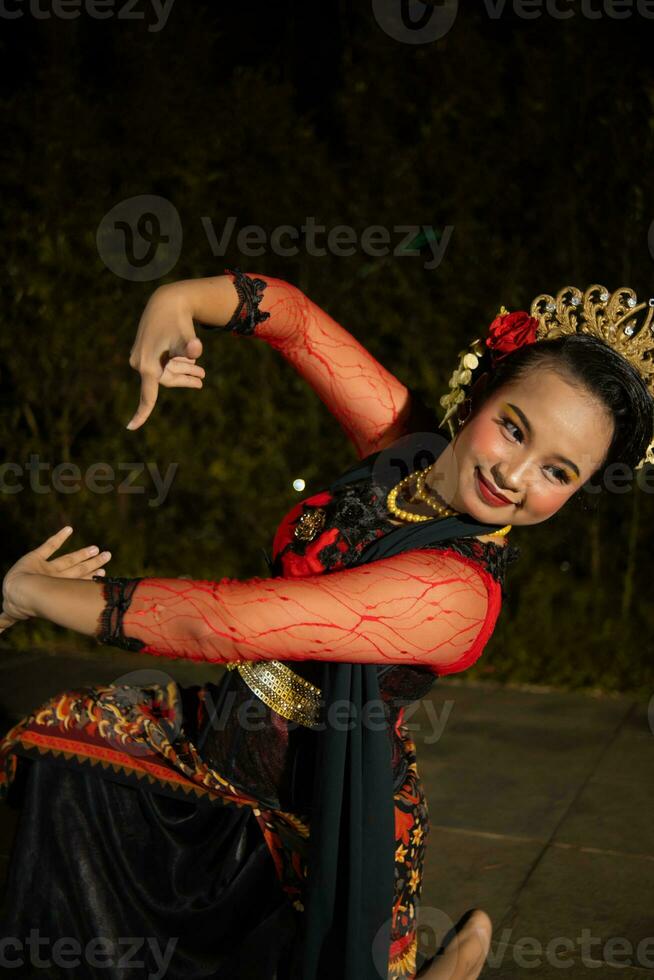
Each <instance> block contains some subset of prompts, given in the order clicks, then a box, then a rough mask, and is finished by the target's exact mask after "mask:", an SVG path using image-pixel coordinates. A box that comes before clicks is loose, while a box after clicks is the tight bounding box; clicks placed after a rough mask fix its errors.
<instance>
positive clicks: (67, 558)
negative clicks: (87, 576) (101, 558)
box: [48, 545, 100, 573]
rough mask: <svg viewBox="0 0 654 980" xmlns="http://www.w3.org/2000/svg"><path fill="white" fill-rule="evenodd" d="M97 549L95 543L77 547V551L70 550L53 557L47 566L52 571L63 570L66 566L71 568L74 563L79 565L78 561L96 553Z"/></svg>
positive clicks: (58, 571)
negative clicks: (65, 553) (86, 546)
mask: <svg viewBox="0 0 654 980" xmlns="http://www.w3.org/2000/svg"><path fill="white" fill-rule="evenodd" d="M99 551H100V549H99V548H98V547H97V545H91V546H90V547H88V548H79V549H78V550H77V551H71V552H70V553H69V554H68V555H61V557H60V558H53V559H52V560H51V561H49V562H48V567H49V568H50V569H51V570H52V572H53V573H55V572H57V573H60V572H65V571H66V569H67V568H73V566H74V565H79V563H80V562H82V561H86V560H87V559H88V558H92V557H93V556H94V555H97V554H98V553H99Z"/></svg>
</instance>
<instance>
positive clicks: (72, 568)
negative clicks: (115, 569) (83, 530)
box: [0, 527, 111, 632]
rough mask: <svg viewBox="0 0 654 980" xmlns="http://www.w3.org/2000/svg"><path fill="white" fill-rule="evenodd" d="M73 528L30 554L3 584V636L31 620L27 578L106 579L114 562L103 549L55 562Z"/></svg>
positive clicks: (83, 550) (0, 617) (0, 625)
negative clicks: (25, 597) (24, 590)
mask: <svg viewBox="0 0 654 980" xmlns="http://www.w3.org/2000/svg"><path fill="white" fill-rule="evenodd" d="M72 532H73V529H72V527H62V529H61V530H60V531H57V533H56V534H53V535H52V537H50V538H48V539H47V540H46V541H44V542H43V544H41V545H39V547H38V548H35V549H34V551H29V552H28V553H27V554H26V555H23V557H22V558H19V559H18V561H17V562H16V563H15V564H14V565H12V567H11V568H10V569H9V571H8V572H7V574H6V575H5V577H4V581H3V583H2V599H3V606H2V612H1V613H0V632H1V631H3V630H5V629H8V628H9V627H10V626H13V625H14V623H16V622H18V621H19V620H23V619H29V618H30V615H31V614H30V612H29V611H28V610H26V609H25V608H23V606H22V604H21V599H20V592H21V590H20V585H21V582H24V578H23V576H25V575H49V576H51V577H53V578H75V579H92V578H93V576H94V575H104V574H105V570H104V568H103V567H102V566H103V565H106V564H107V562H108V561H109V559H110V558H111V553H110V552H109V551H104V552H102V553H99V550H100V549H99V548H96V547H95V546H93V547H90V548H80V549H79V550H78V551H72V552H70V554H68V555H60V556H59V558H54V559H51V556H52V555H53V554H54V553H55V551H58V550H59V548H61V546H62V545H63V543H64V541H65V540H66V539H67V538H68V537H70V535H71V534H72Z"/></svg>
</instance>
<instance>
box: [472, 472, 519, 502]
mask: <svg viewBox="0 0 654 980" xmlns="http://www.w3.org/2000/svg"><path fill="white" fill-rule="evenodd" d="M475 475H476V477H477V484H478V487H479V491H480V494H481V497H482V499H483V500H485V501H486V502H487V503H490V504H491V505H492V506H494V507H498V506H500V505H505V504H512V503H513V501H512V500H509V499H508V498H507V497H504V496H502V494H501V493H500V492H499V490H496V489H495V488H494V487H493V484H492V483H489V482H488V480H486V479H485V478H484V477H483V475H482V472H481V470H480V469H479V467H478V466H476V467H475Z"/></svg>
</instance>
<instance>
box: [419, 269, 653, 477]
mask: <svg viewBox="0 0 654 980" xmlns="http://www.w3.org/2000/svg"><path fill="white" fill-rule="evenodd" d="M507 316H508V317H516V318H521V322H520V323H518V329H517V331H516V333H515V336H514V337H513V338H511V335H510V331H509V333H508V336H505V338H503V340H504V343H502V342H500V343H499V344H498V346H497V347H495V346H494V343H493V342H492V341H493V338H492V336H490V337H489V338H487V340H486V342H485V344H484V341H482V340H480V339H479V338H477V339H476V340H473V341H472V343H471V344H470V345H469V346H468V348H467V349H466V350H464V351H459V365H458V367H457V369H456V370H455V371H454V372H453V374H452V377H451V378H450V381H449V387H450V389H451V390H450V392H449V393H448V394H446V395H443V397H442V398H441V399H440V404H441V405H442V406H443V407H444V408H445V409H446V412H445V415H444V416H443V418H442V420H441V422H440V425H439V428H442V427H443V426H444V425H445V424H447V426H448V428H449V430H450V434H451V435H452V437H454V435H455V434H456V425H455V416H456V414H457V407H458V405H459V403H460V402H462V401H463V400H464V398H465V397H466V394H465V391H464V388H466V387H467V386H468V385H469V384H470V382H471V380H472V372H473V371H474V370H475V369H476V368H477V367H478V366H479V364H480V362H481V359H482V357H483V355H484V354H485V353H486V351H487V350H490V351H491V354H492V353H493V352H494V351H497V350H504V353H505V354H506V353H510V351H511V350H515V349H517V348H518V347H522V346H523V345H524V344H528V343H537V342H538V341H539V340H553V339H555V338H557V337H563V336H566V335H567V334H573V333H585V334H592V335H593V336H594V337H598V338H599V339H600V340H603V341H604V342H605V343H606V344H608V345H609V347H612V348H613V350H614V351H616V352H617V353H618V354H621V355H622V357H624V358H625V360H627V361H628V362H629V363H630V364H631V366H632V367H633V368H635V370H636V371H638V373H639V374H640V376H641V377H642V379H643V380H644V382H645V384H646V385H647V388H648V390H649V393H650V395H651V396H652V398H653V399H654V323H653V322H652V321H653V319H654V297H652V298H650V299H649V300H645V301H644V302H642V303H639V302H638V300H637V298H636V294H635V292H634V291H633V289H629V288H628V287H626V286H621V287H620V288H619V289H616V290H615V292H614V293H609V291H608V289H606V288H605V287H604V286H599V285H597V284H595V285H593V286H588V288H587V289H586V290H585V292H583V293H582V291H581V290H580V289H577V288H576V286H564V287H563V289H561V290H560V291H559V292H558V293H557V295H556V298H554V297H553V296H550V295H549V294H547V293H541V295H540V296H537V297H536V298H535V299H534V300H533V302H532V304H531V310H530V316H529V315H528V314H527V313H524V312H521V313H520V314H510V313H509V311H508V310H507V309H506V308H505V307H504V306H503V307H502V308H501V310H500V312H499V313H498V315H497V317H496V318H495V320H494V321H493V323H492V324H491V326H490V332H491V335H492V333H493V327H495V325H497V324H498V323H500V324H501V322H502V321H503V320H504V318H505V317H507ZM645 463H652V464H654V415H653V418H652V440H651V441H650V444H649V446H648V447H647V451H646V452H645V455H644V456H643V458H642V459H641V460H640V462H639V463H638V465H637V466H636V469H637V470H639V469H640V468H641V467H642V466H644V464H645Z"/></svg>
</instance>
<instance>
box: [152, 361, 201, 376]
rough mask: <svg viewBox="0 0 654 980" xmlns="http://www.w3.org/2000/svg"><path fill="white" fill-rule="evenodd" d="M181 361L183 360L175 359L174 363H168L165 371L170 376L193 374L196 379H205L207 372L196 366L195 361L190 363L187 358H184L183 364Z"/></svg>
mask: <svg viewBox="0 0 654 980" xmlns="http://www.w3.org/2000/svg"><path fill="white" fill-rule="evenodd" d="M180 361H182V358H175V359H174V360H172V361H168V363H167V364H166V368H165V371H167V372H168V373H169V374H192V375H194V376H195V377H196V378H203V377H204V376H205V374H206V371H205V370H204V368H203V367H200V365H199V364H194V363H193V361H189V360H188V359H187V358H184V359H183V363H181V364H180V363H179V362H180ZM164 373H165V372H164ZM162 377H163V375H162ZM160 381H161V379H160Z"/></svg>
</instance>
